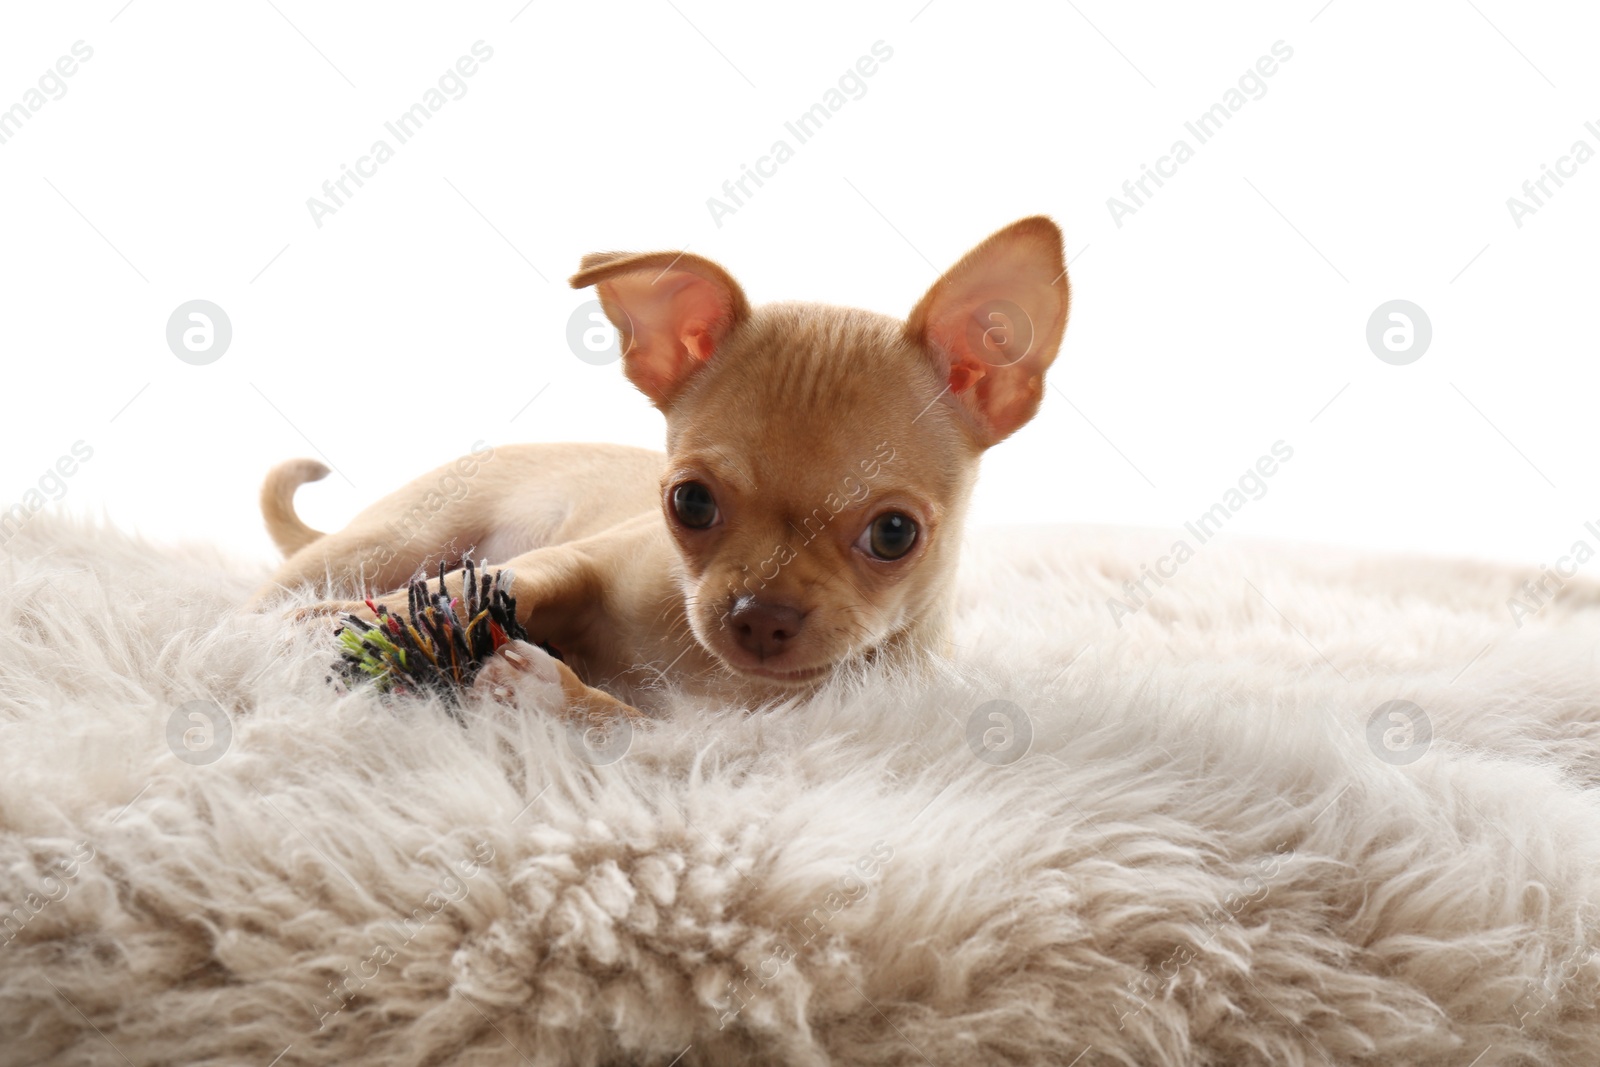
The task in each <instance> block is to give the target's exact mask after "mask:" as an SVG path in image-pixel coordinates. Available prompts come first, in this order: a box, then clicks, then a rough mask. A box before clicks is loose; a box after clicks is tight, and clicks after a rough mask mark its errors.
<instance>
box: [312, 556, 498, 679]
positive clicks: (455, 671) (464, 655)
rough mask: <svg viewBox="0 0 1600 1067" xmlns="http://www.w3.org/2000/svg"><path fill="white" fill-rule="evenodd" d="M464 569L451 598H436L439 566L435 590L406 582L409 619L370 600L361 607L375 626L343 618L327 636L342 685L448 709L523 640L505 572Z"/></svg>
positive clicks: (421, 580)
mask: <svg viewBox="0 0 1600 1067" xmlns="http://www.w3.org/2000/svg"><path fill="white" fill-rule="evenodd" d="M464 570H465V571H466V575H465V580H464V582H463V583H462V595H461V596H460V597H459V598H453V597H451V596H449V595H447V594H446V593H445V592H444V574H445V569H444V565H443V564H442V563H441V564H440V565H439V591H438V592H433V591H432V590H430V589H429V588H428V581H427V579H425V578H414V579H412V581H411V584H410V586H409V588H408V592H409V595H410V610H409V612H408V614H409V615H410V619H409V620H406V619H401V618H400V617H399V616H398V615H395V614H392V613H391V612H390V611H389V609H388V608H387V607H385V606H384V605H382V604H375V603H373V602H372V601H371V600H368V601H367V607H369V608H371V609H372V613H373V614H374V615H376V616H377V617H378V619H377V622H375V623H374V622H367V621H366V620H364V619H359V618H357V617H355V616H354V615H349V614H347V615H345V616H344V620H343V625H342V626H340V627H339V629H338V630H337V631H336V634H335V636H337V637H338V638H339V643H340V644H341V645H342V646H343V652H342V653H341V654H340V659H339V662H337V663H335V664H334V668H335V669H336V670H337V671H338V672H339V673H340V674H341V675H343V677H344V678H345V680H346V681H349V682H358V681H361V680H363V679H367V680H370V681H371V682H372V683H373V684H374V685H375V686H377V688H378V691H379V692H381V693H395V694H399V693H406V692H408V691H413V690H416V691H421V690H428V691H432V692H435V693H438V694H440V695H442V696H444V697H446V698H447V699H448V700H449V701H450V703H451V704H454V702H455V694H456V691H457V690H459V689H461V688H463V687H465V686H467V685H470V684H471V683H472V679H473V678H474V676H476V675H477V673H478V671H479V669H480V668H482V666H483V664H484V661H485V660H487V659H488V658H489V657H490V656H492V655H494V654H495V653H496V652H497V651H499V650H500V647H501V646H502V645H504V644H505V643H506V642H508V641H526V640H527V639H528V634H527V631H526V630H524V629H523V628H522V625H521V624H520V623H519V622H517V601H516V598H515V597H513V596H512V595H511V582H512V578H513V575H512V572H511V571H508V570H499V571H495V572H494V573H493V574H490V573H489V571H488V570H487V569H484V570H482V571H480V570H478V569H477V568H476V567H475V566H474V565H473V563H472V561H471V560H468V561H467V563H466V566H465V568H464Z"/></svg>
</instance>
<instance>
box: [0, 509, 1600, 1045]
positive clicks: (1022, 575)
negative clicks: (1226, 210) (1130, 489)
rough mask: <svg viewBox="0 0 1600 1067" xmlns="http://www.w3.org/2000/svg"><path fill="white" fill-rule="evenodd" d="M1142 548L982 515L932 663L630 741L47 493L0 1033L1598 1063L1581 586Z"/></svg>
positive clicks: (1158, 544)
mask: <svg viewBox="0 0 1600 1067" xmlns="http://www.w3.org/2000/svg"><path fill="white" fill-rule="evenodd" d="M1167 543H1168V542H1167V540H1166V539H1165V538H1162V537H1159V536H1157V535H1154V534H1119V533H1114V532H1107V531H1099V530H1085V529H1057V530H1036V531H1027V532H1012V533H1003V532H985V533H974V534H972V535H971V536H970V538H969V545H968V549H967V558H966V560H965V568H964V572H963V573H964V581H963V587H962V594H961V622H960V632H959V634H958V638H959V651H958V654H957V656H956V658H955V659H954V661H953V662H951V663H950V664H949V665H948V670H947V671H946V672H945V675H944V677H943V679H942V680H941V681H940V682H938V683H937V684H934V685H928V684H922V685H919V686H912V685H910V684H908V683H907V682H905V681H904V680H898V681H897V680H896V679H895V678H892V677H879V676H868V677H865V678H861V679H854V680H849V681H840V682H837V683H834V684H833V685H832V687H830V688H829V689H827V690H825V691H824V692H822V693H821V694H820V695H818V696H816V697H815V698H814V699H811V700H809V701H807V702H805V703H803V704H799V705H797V706H792V707H784V708H779V709H776V710H772V711H768V712H765V713H762V714H759V715H753V716H752V715H748V714H744V713H741V712H738V711H735V710H730V709H720V708H713V707H700V706H695V705H694V704H692V703H691V702H689V701H686V700H681V699H680V700H678V701H676V702H675V703H674V704H673V705H672V713H671V715H670V717H668V718H667V719H665V720H664V721H661V722H660V723H658V724H653V725H651V726H650V727H648V728H645V729H641V730H639V731H637V732H636V733H635V734H634V735H633V736H632V737H631V738H628V739H624V741H625V742H626V743H625V744H623V745H613V742H614V741H615V738H614V737H612V738H604V739H601V738H589V739H587V741H585V740H583V739H578V738H575V737H574V736H573V735H571V734H569V732H568V731H567V729H566V728H565V727H562V726H560V725H557V724H555V723H554V722H553V721H552V720H551V719H550V718H549V717H547V716H546V715H545V714H543V713H541V712H540V711H538V710H527V709H525V710H523V711H521V712H514V711H512V710H509V709H507V708H504V707H501V706H498V705H488V704H478V703H468V704H467V705H466V706H465V708H464V711H465V716H466V719H467V723H468V725H467V727H466V728H465V729H463V728H461V727H459V726H457V725H456V724H455V723H454V722H453V721H451V719H450V718H449V717H448V716H447V715H446V714H444V713H443V712H442V710H441V709H440V708H439V706H438V705H436V704H430V703H424V702H416V701H413V702H407V703H396V704H386V703H384V702H382V701H379V700H377V699H374V698H373V696H372V695H371V694H370V693H367V692H358V693H351V694H348V695H344V696H340V695H338V694H337V693H336V692H335V690H334V689H333V688H332V687H330V686H328V685H327V684H325V681H324V679H325V676H326V675H327V674H328V669H327V667H328V664H329V662H330V660H331V658H332V651H331V643H330V642H329V640H328V639H327V637H326V634H325V633H323V634H322V635H320V636H316V635H312V634H308V633H303V632H300V631H298V630H297V629H296V628H295V627H292V626H290V625H288V624H286V623H284V622H283V621H282V620H281V618H279V617H278V616H277V615H271V616H249V615H244V614H241V613H239V612H238V605H240V604H241V603H242V602H243V600H244V598H245V596H246V595H247V593H248V592H249V590H250V589H251V588H252V587H253V585H254V584H255V583H256V582H257V581H258V580H259V579H260V578H261V577H262V576H263V575H264V573H265V568H264V567H263V566H261V565H258V564H253V563H252V564H248V565H242V564H240V563H238V562H237V561H231V560H228V559H226V558H224V557H222V556H221V555H220V554H218V553H216V552H213V551H210V550H207V549H204V548H198V547H188V548H184V549H181V550H179V549H159V548H155V547H152V546H149V545H146V544H142V543H139V542H136V541H134V540H131V539H128V538H126V537H124V536H122V535H120V534H117V533H114V532H109V531H105V530H101V529H96V528H91V527H87V526H83V525H79V524H75V523H69V522H63V521H58V520H52V519H49V518H47V517H43V516H41V517H39V518H36V519H35V520H34V521H33V522H32V523H31V524H30V526H29V527H28V528H27V529H26V530H25V532H24V533H23V534H22V535H20V536H18V537H17V538H15V539H13V540H12V541H11V542H10V543H9V544H8V545H6V546H5V548H4V549H3V550H0V924H3V929H0V1062H3V1063H5V1064H7V1065H9V1064H25V1063H27V1064H32V1063H41V1064H134V1065H139V1067H144V1065H146V1064H163V1065H165V1064H202V1063H204V1064H257V1065H260V1067H267V1065H269V1064H275V1065H278V1067H291V1065H299V1064H330V1065H331V1064H367V1063H371V1064H474V1065H488V1064H496V1065H498V1064H507V1065H512V1064H540V1065H544V1064H656V1065H661V1067H666V1065H668V1064H671V1063H678V1064H682V1065H684V1067H689V1065H692V1064H734V1063H786V1064H789V1063H792V1064H827V1063H836V1064H929V1063H931V1064H940V1065H944V1064H975V1063H1010V1064H1077V1065H1081V1067H1089V1065H1091V1064H1161V1065H1176V1064H1217V1065H1221V1064H1229V1065H1237V1064H1277V1065H1284V1064H1288V1065H1296V1064H1308V1065H1322V1064H1385V1065H1393V1064H1402V1063H1403V1064H1441V1065H1442V1064H1452V1065H1457V1067H1467V1065H1469V1064H1471V1065H1474V1067H1491V1065H1495V1064H1594V1063H1597V1062H1600V960H1597V958H1596V956H1595V954H1594V947H1595V946H1596V944H1597V943H1600V942H1597V938H1600V913H1597V911H1596V905H1600V802H1597V798H1600V793H1597V792H1596V788H1595V787H1596V784H1597V780H1600V697H1597V693H1600V688H1597V684H1596V683H1597V681H1600V667H1597V659H1596V641H1595V634H1596V624H1597V623H1600V613H1597V612H1596V610H1595V606H1596V604H1597V602H1600V598H1597V597H1596V595H1595V590H1594V589H1592V588H1590V587H1586V586H1580V585H1579V584H1577V583H1569V584H1568V585H1567V587H1566V588H1565V589H1564V590H1563V591H1562V594H1561V596H1560V598H1559V599H1557V601H1556V602H1555V603H1553V604H1551V605H1550V606H1548V607H1546V608H1544V609H1543V610H1541V611H1538V612H1537V613H1536V614H1534V615H1533V616H1532V617H1531V618H1524V619H1522V620H1521V623H1522V625H1521V626H1520V627H1519V626H1518V625H1517V620H1515V619H1514V618H1513V616H1512V614H1511V613H1510V612H1509V611H1508V609H1507V605H1506V600H1507V598H1509V597H1511V596H1512V595H1514V594H1515V593H1516V592H1517V590H1516V585H1517V583H1518V582H1520V581H1521V580H1522V579H1523V578H1524V577H1527V576H1525V575H1520V574H1515V575H1514V574H1512V573H1510V572H1509V571H1501V570H1497V569H1492V568H1487V567H1470V566H1465V565H1453V564H1445V563H1438V562H1426V561H1406V560H1371V559H1364V558H1360V557H1335V556H1331V555H1329V554H1327V553H1318V554H1316V555H1314V556H1312V555H1310V554H1308V553H1304V552H1299V551H1290V550H1286V549H1264V548H1252V549H1250V550H1248V551H1244V550H1241V549H1237V548H1229V547H1227V546H1225V545H1221V544H1212V545H1208V546H1205V547H1203V548H1202V549H1201V551H1200V553H1199V555H1198V556H1197V557H1196V558H1195V559H1193V560H1190V561H1188V562H1186V563H1184V564H1183V565H1182V567H1181V568H1180V569H1179V570H1178V572H1177V574H1176V576H1175V577H1173V578H1172V579H1171V580H1169V581H1166V583H1165V585H1164V586H1163V587H1161V588H1159V589H1157V588H1156V586H1155V585H1154V584H1153V583H1152V582H1147V583H1146V584H1147V588H1148V589H1149V590H1151V591H1153V593H1154V595H1153V596H1152V597H1150V598H1148V599H1146V598H1144V597H1143V596H1142V595H1141V596H1140V597H1138V598H1137V599H1138V600H1139V601H1141V603H1139V604H1134V603H1133V599H1131V598H1130V594H1129V593H1128V592H1127V590H1125V589H1124V587H1123V583H1124V581H1126V580H1129V579H1135V580H1136V579H1138V578H1139V577H1140V575H1141V570H1140V568H1141V566H1142V565H1143V564H1147V563H1148V564H1150V565H1151V566H1154V565H1155V563H1156V561H1157V560H1158V558H1159V557H1160V556H1162V555H1163V554H1164V551H1165V546H1166V544H1167ZM1167 569H1170V566H1169V567H1168V568H1167ZM1111 597H1118V598H1120V599H1122V600H1123V603H1124V605H1125V606H1137V607H1138V608H1139V610H1137V611H1135V612H1132V613H1131V614H1130V613H1127V612H1125V611H1117V612H1115V615H1116V616H1118V619H1117V620H1114V618H1113V614H1114V612H1113V610H1112V609H1111V608H1109V607H1108V605H1107V600H1108V598H1111ZM1118 621H1120V623H1121V625H1120V626H1119V625H1118ZM1069 664H1070V666H1069ZM995 701H1005V702H1010V703H1009V704H994V703H991V702H995ZM1391 701H1406V702H1409V703H1407V704H1399V705H1392V706H1389V707H1384V705H1387V704H1388V703H1389V702H1391ZM1380 708H1381V709H1382V710H1381V712H1380ZM1375 713H1377V714H1378V717H1377V718H1376V720H1374V718H1373V717H1374V714H1375ZM1008 717H1009V721H1008ZM607 746H611V747H607Z"/></svg>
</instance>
